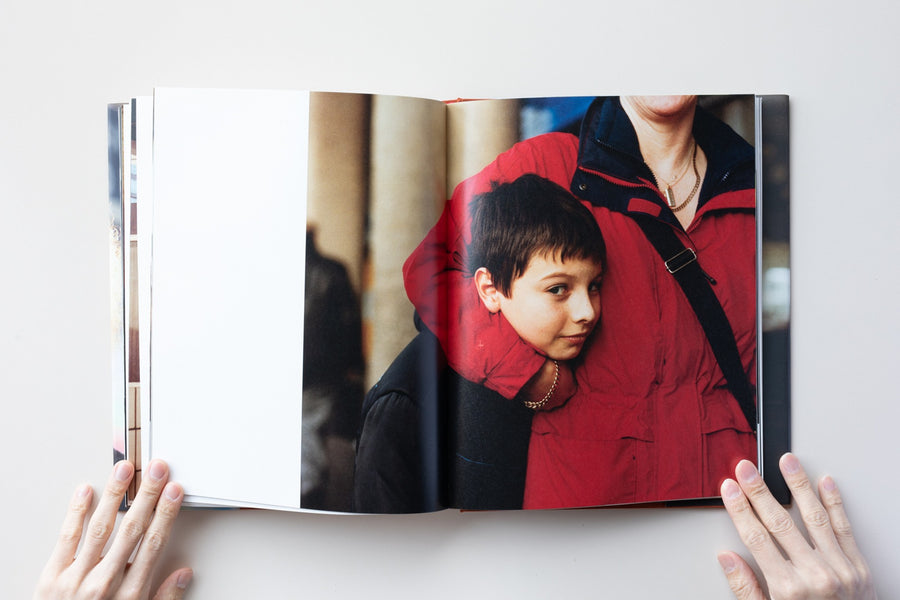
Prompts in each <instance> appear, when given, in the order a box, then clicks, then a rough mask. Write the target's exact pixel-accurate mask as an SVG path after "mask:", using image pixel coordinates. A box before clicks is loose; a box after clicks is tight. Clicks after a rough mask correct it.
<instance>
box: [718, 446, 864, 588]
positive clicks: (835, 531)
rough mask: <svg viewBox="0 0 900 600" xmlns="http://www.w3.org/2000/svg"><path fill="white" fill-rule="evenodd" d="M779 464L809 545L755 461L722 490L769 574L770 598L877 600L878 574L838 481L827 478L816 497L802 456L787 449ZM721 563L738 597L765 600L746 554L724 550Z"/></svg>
mask: <svg viewBox="0 0 900 600" xmlns="http://www.w3.org/2000/svg"><path fill="white" fill-rule="evenodd" d="M780 466H781V472H782V474H783V475H784V479H785V481H786V482H787V484H788V487H789V488H790V489H791V494H793V496H794V500H795V501H796V502H797V507H798V508H799V509H800V515H801V516H802V517H803V522H804V524H805V525H806V530H807V532H808V534H809V539H810V541H811V543H810V542H807V541H806V538H805V537H804V536H803V533H802V532H801V531H800V529H799V528H798V527H797V525H796V524H795V523H794V521H793V519H791V516H790V515H789V514H788V512H787V511H786V510H785V509H784V508H783V507H782V506H781V505H780V504H779V503H778V501H776V500H775V498H774V497H773V496H772V494H771V492H769V488H768V487H766V484H765V482H764V481H763V478H762V477H760V475H759V472H758V471H757V470H756V467H754V466H753V463H751V462H750V461H746V460H745V461H741V462H740V463H739V464H738V466H737V468H736V469H735V479H736V480H737V481H734V480H731V479H726V480H725V482H724V483H723V484H722V490H721V491H722V500H723V501H724V503H725V508H726V510H728V514H729V516H731V520H732V521H733V522H734V526H735V528H736V529H737V530H738V533H739V534H740V536H741V540H743V542H744V544H745V545H746V546H747V549H748V550H750V553H751V554H752V555H753V558H755V559H756V562H757V564H758V565H759V568H760V570H761V571H762V574H763V576H764V577H765V580H766V584H767V585H768V588H769V595H770V596H769V597H771V598H772V600H777V599H781V598H784V599H799V598H808V599H813V598H815V599H823V600H824V599H830V598H835V599H844V600H875V586H874V584H873V583H872V575H871V573H870V572H869V567H868V565H867V564H866V561H865V559H864V558H863V556H862V554H861V553H860V551H859V548H857V546H856V540H855V539H854V538H853V533H852V531H851V529H850V521H848V520H847V514H846V513H845V512H844V504H843V502H842V500H841V494H840V492H839V491H838V489H837V486H836V485H835V484H834V480H833V479H831V477H823V478H822V480H821V481H820V482H819V495H818V496H816V492H815V491H814V490H813V486H812V484H810V482H809V479H808V478H807V476H806V473H805V472H804V471H803V467H802V466H801V465H800V461H798V460H797V457H795V456H794V455H793V454H790V453H788V454H785V455H784V456H782V457H781V464H780ZM820 498H821V499H820ZM719 563H720V564H721V566H722V570H723V571H724V572H725V577H726V578H728V585H729V586H730V587H731V590H732V591H733V592H734V595H735V597H737V598H738V599H739V600H765V598H766V595H765V594H764V593H763V591H762V587H761V586H760V583H759V581H758V580H757V579H756V576H755V575H754V573H753V570H752V569H751V568H750V565H748V564H747V563H746V562H745V561H744V559H742V558H741V557H740V556H738V555H737V554H736V553H734V552H723V553H721V554H719Z"/></svg>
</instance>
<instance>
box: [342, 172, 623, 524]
mask: <svg viewBox="0 0 900 600" xmlns="http://www.w3.org/2000/svg"><path fill="white" fill-rule="evenodd" d="M469 214H470V216H471V219H472V229H471V231H472V241H471V242H470V243H469V244H468V246H467V256H468V259H467V261H466V265H465V268H466V270H467V272H468V274H469V275H470V276H471V281H472V285H473V287H474V290H475V292H476V293H477V294H478V297H479V298H480V299H481V302H482V303H483V305H484V306H485V308H487V310H488V311H490V312H491V313H492V314H494V315H496V318H503V319H506V320H507V321H508V322H509V324H510V325H511V326H512V327H513V329H515V331H516V333H518V334H519V336H520V337H521V338H522V339H523V340H525V341H526V342H527V343H529V344H530V345H532V346H533V347H534V348H535V349H537V350H538V351H539V352H541V353H542V354H544V355H546V356H547V357H548V358H549V359H551V360H552V361H553V363H552V364H553V366H554V370H555V373H554V374H553V377H552V383H551V384H550V385H549V387H545V388H543V389H542V390H540V392H539V394H538V396H537V397H536V398H528V399H523V398H521V397H517V398H515V399H513V400H507V399H505V398H503V397H502V396H500V395H499V394H497V393H496V392H493V391H491V390H489V389H488V388H486V387H484V386H482V385H479V384H477V383H473V382H470V381H467V380H465V379H463V378H462V377H460V376H459V375H458V374H456V373H455V372H453V371H452V370H451V369H449V368H448V367H446V361H445V360H444V357H443V353H442V351H441V349H440V347H439V345H438V343H437V341H436V339H435V338H434V336H433V335H432V334H431V333H430V332H428V331H427V330H423V331H422V332H421V333H420V334H419V335H418V336H417V337H416V338H415V339H414V340H413V341H412V342H410V344H409V345H408V346H407V347H406V349H404V350H403V352H402V353H401V354H400V355H399V356H398V357H397V359H396V360H395V361H394V363H393V364H392V365H391V366H390V367H389V368H388V370H387V371H386V372H385V374H384V376H382V378H381V380H380V381H379V382H378V383H377V384H376V385H375V386H374V387H373V388H372V390H371V391H370V392H369V394H368V395H367V396H366V399H365V402H364V405H363V425H362V429H361V432H360V436H359V445H358V449H357V459H356V479H355V484H354V500H355V504H356V510H358V511H361V512H419V511H428V510H437V509H440V508H442V507H444V506H453V507H456V508H466V509H504V508H521V507H522V496H523V492H524V486H525V470H526V462H527V456H528V440H529V437H530V435H531V417H532V415H533V412H534V410H550V409H552V408H555V407H556V406H559V405H560V404H561V403H562V401H564V400H565V398H563V397H562V396H563V394H557V393H556V392H557V386H558V383H559V371H560V367H559V361H570V360H573V359H575V358H576V357H577V356H578V355H579V354H580V353H581V350H582V348H583V347H584V345H585V344H586V343H587V341H588V336H589V335H590V333H591V331H592V330H593V328H594V326H595V325H596V324H597V321H598V320H599V317H600V279H601V275H602V272H603V267H604V262H605V260H606V247H605V245H604V242H603V237H602V235H601V233H600V229H599V227H598V226H597V223H596V221H595V220H594V217H593V216H592V215H591V213H590V211H588V209H587V208H585V207H584V206H583V205H582V204H581V203H580V202H579V201H578V200H576V199H575V198H574V197H573V196H572V195H571V194H570V193H569V192H568V191H567V190H565V189H563V188H562V187H560V186H558V185H556V184H555V183H552V182H550V181H548V180H546V179H544V178H542V177H539V176H537V175H530V174H529V175H523V176H521V177H519V178H518V179H516V180H515V181H513V182H511V183H506V184H502V185H498V186H496V187H495V188H494V189H493V190H492V191H490V192H488V193H485V194H482V195H480V196H477V197H476V198H474V199H473V201H472V203H471V205H470V206H469ZM459 327H465V323H459ZM536 377H537V376H536ZM441 423H445V424H446V426H447V428H448V431H447V433H448V439H447V440H441V439H439V435H438V432H439V431H440V424H441ZM442 450H444V451H442Z"/></svg>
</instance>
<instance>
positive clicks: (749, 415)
mask: <svg viewBox="0 0 900 600" xmlns="http://www.w3.org/2000/svg"><path fill="white" fill-rule="evenodd" d="M629 216H630V217H632V218H633V219H634V220H635V222H636V223H637V224H638V225H639V226H640V228H641V229H642V230H643V232H644V235H645V236H647V240H648V241H649V242H650V243H651V244H652V245H653V247H654V248H656V251H657V252H658V253H659V255H660V257H662V259H663V262H664V263H665V266H666V270H668V271H669V273H671V274H672V276H673V277H675V280H676V281H677V282H678V284H679V285H680V286H681V289H682V291H684V295H685V296H686V297H687V299H688V302H690V304H691V307H692V308H693V309H694V312H695V313H696V314H697V319H698V320H699V321H700V325H701V326H702V327H703V331H704V333H706V338H707V340H709V345H710V347H712V351H713V354H714V355H715V357H716V360H717V361H718V363H719V367H720V368H721V369H722V373H723V374H724V375H725V379H726V381H727V383H728V389H729V391H730V392H731V393H732V395H733V396H734V397H735V399H736V400H737V402H738V404H739V405H740V407H741V412H743V413H744V417H746V419H747V424H748V425H750V429H751V430H753V431H754V432H756V389H755V388H754V386H753V385H752V384H751V383H750V381H749V380H748V379H747V374H746V373H745V372H744V366H743V364H742V363H741V356H740V354H739V353H738V349H737V342H736V341H735V339H734V332H733V331H732V330H731V324H730V323H729V322H728V318H727V317H726V316H725V311H724V310H722V305H721V304H719V299H718V298H716V294H715V292H714V291H713V289H712V287H711V286H710V280H709V279H708V278H707V275H706V274H705V273H704V272H703V270H702V269H701V268H700V264H699V263H698V262H697V254H696V253H695V252H694V250H693V249H691V248H686V247H685V245H684V244H682V243H681V240H679V239H678V236H677V235H676V234H675V232H674V231H673V230H672V227H671V226H670V225H667V224H666V223H662V222H660V221H657V220H656V219H655V218H653V217H651V216H649V215H640V214H634V213H630V214H629Z"/></svg>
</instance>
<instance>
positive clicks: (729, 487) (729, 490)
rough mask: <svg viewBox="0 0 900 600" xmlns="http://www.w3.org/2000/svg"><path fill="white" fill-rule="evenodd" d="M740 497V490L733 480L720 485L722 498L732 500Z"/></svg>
mask: <svg viewBox="0 0 900 600" xmlns="http://www.w3.org/2000/svg"><path fill="white" fill-rule="evenodd" d="M740 495H741V488H739V487H738V484H737V483H736V482H735V481H734V480H733V479H726V480H725V481H724V483H722V497H723V498H726V499H728V500H734V499H735V498H737V497H738V496H740Z"/></svg>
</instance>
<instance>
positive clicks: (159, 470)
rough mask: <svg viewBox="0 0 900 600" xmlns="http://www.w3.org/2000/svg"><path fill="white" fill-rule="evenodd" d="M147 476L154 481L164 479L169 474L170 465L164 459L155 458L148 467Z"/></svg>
mask: <svg viewBox="0 0 900 600" xmlns="http://www.w3.org/2000/svg"><path fill="white" fill-rule="evenodd" d="M145 472H146V474H147V476H148V477H149V478H150V479H151V480H153V481H163V480H164V479H166V478H167V477H168V476H169V465H167V464H166V462H165V461H164V460H161V459H159V458H154V459H153V460H151V461H150V464H149V465H148V466H147V469H146V471H145Z"/></svg>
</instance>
